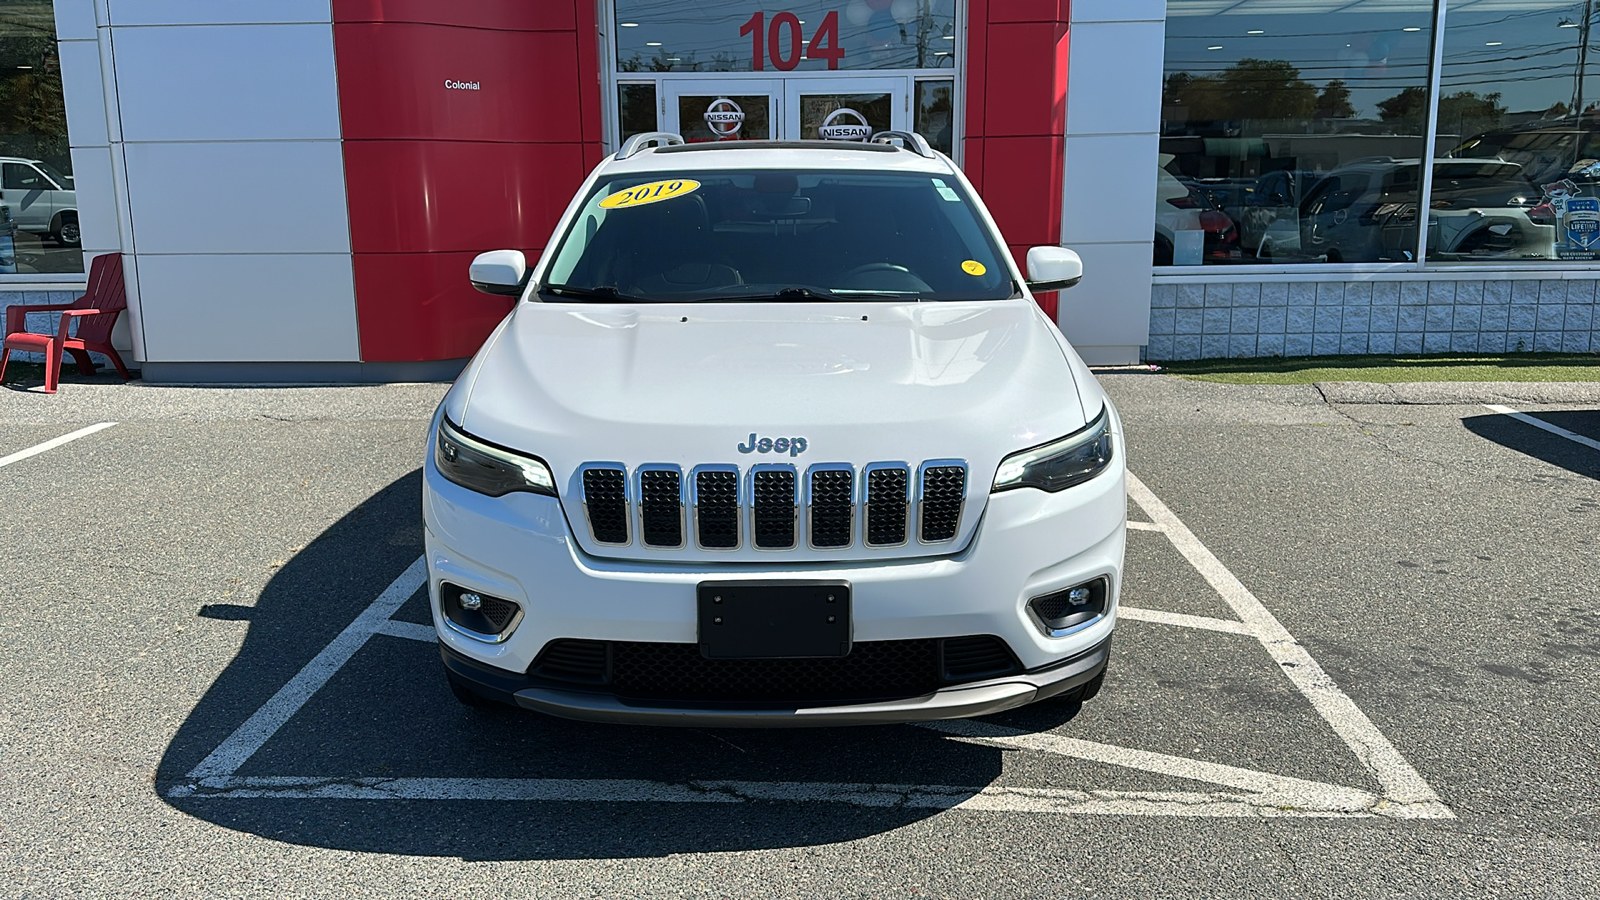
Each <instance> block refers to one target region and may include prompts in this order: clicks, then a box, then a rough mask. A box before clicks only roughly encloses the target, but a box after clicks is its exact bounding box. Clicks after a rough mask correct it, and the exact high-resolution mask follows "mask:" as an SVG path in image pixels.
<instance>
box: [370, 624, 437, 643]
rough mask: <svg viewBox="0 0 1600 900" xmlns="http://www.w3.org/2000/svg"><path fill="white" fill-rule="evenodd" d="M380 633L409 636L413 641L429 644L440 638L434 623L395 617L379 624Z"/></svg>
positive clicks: (401, 636)
mask: <svg viewBox="0 0 1600 900" xmlns="http://www.w3.org/2000/svg"><path fill="white" fill-rule="evenodd" d="M378 633H379V634H386V635H388V636H390V637H397V638H409V639H410V640H413V641H423V642H425V643H429V644H432V643H434V642H435V641H437V640H438V639H439V636H438V635H437V634H435V633H434V630H433V626H432V625H418V624H417V623H415V622H397V621H395V620H394V619H390V620H389V621H387V622H384V623H383V624H382V625H379V626H378Z"/></svg>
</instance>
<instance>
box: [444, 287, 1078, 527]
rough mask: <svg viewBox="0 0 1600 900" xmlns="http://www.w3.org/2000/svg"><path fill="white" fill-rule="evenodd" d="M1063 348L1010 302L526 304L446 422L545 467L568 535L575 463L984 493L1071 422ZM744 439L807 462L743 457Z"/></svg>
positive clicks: (1072, 395)
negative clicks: (808, 476) (952, 482)
mask: <svg viewBox="0 0 1600 900" xmlns="http://www.w3.org/2000/svg"><path fill="white" fill-rule="evenodd" d="M1067 352H1068V351H1066V350H1064V349H1063V345H1062V343H1061V342H1059V340H1058V338H1057V336H1056V335H1055V334H1054V333H1053V329H1052V328H1051V326H1050V325H1049V324H1048V323H1047V322H1046V321H1045V320H1044V319H1043V318H1042V317H1041V316H1039V315H1038V314H1037V313H1036V312H1035V310H1034V308H1033V306H1032V303H1031V302H1029V301H1023V300H1018V301H1006V302H982V303H927V304H884V303H848V304H846V303H805V304H713V303H704V304H672V305H660V306H624V305H594V306H576V305H573V304H559V305H558V304H539V303H528V304H524V305H522V306H521V307H520V308H519V309H518V310H517V312H516V314H515V315H514V316H513V317H512V319H511V320H510V321H509V322H508V323H507V324H506V326H505V327H504V328H502V329H501V331H500V333H499V334H498V336H497V337H495V338H491V341H490V343H489V344H488V345H486V346H485V348H484V350H483V351H482V353H481V354H480V358H479V359H478V360H477V361H475V363H474V365H473V367H472V370H469V373H468V375H469V377H464V378H463V379H462V382H461V383H460V385H459V386H458V387H466V388H468V391H467V392H466V393H467V396H465V397H452V398H450V399H449V400H447V401H446V409H447V411H449V413H450V414H451V417H452V418H454V419H457V421H458V424H459V425H461V427H463V428H464V429H466V430H467V431H468V432H470V433H472V434H474V435H477V436H478V437H480V438H483V439H485V440H488V441H492V442H494V443H497V444H500V445H502V446H506V447H509V448H512V449H516V450H520V451H523V452H526V453H530V454H533V455H536V456H539V457H541V458H542V459H544V460H545V461H546V462H548V463H549V464H550V467H551V469H552V473H553V474H554V475H555V478H556V483H557V485H558V486H561V489H562V499H563V502H564V504H565V505H567V509H568V515H569V517H571V516H573V514H574V513H575V512H576V513H577V518H576V519H575V520H574V521H580V522H581V521H582V518H581V507H580V508H578V509H575V508H574V506H573V504H574V503H575V502H576V501H575V500H574V498H575V496H576V493H577V492H576V490H575V487H576V483H575V479H576V475H575V471H576V468H577V467H578V466H579V465H580V464H582V463H586V462H617V463H623V464H625V465H626V466H628V467H629V468H630V470H631V469H632V468H633V467H635V466H637V465H639V464H641V463H676V464H678V465H680V466H682V467H683V469H684V471H686V472H687V471H688V470H689V469H690V468H692V467H693V466H696V465H699V464H702V463H735V464H738V465H739V466H740V467H741V468H747V467H749V466H750V465H753V464H757V463H776V462H782V463H790V464H793V465H795V466H797V467H798V468H799V469H800V470H801V471H804V470H805V468H806V467H807V466H809V465H812V464H815V463H824V462H847V463H853V464H855V465H856V466H857V467H860V466H862V465H864V464H866V463H869V462H876V461H898V462H906V463H909V464H911V465H912V466H913V467H915V466H916V465H917V464H918V463H920V462H922V461H923V460H928V459H948V458H954V459H964V460H967V461H968V464H969V466H970V471H971V475H970V482H969V484H971V485H972V490H971V491H970V493H971V494H973V495H975V496H983V495H985V494H986V493H987V491H985V490H984V488H985V487H986V486H987V485H988V484H989V483H990V482H991V481H992V480H993V477H994V471H995V468H996V467H997V466H998V465H999V462H1000V459H1001V458H1002V457H1004V456H1005V455H1007V454H1009V453H1011V452H1014V451H1016V450H1020V449H1023V448H1026V447H1030V446H1034V445H1036V444H1039V443H1042V442H1044V441H1048V440H1050V439H1052V438H1056V437H1060V436H1061V435H1064V434H1068V433H1070V432H1072V431H1075V430H1077V429H1078V428H1080V427H1082V426H1083V425H1084V424H1085V422H1086V415H1085V410H1084V408H1083V404H1082V403H1081V402H1080V400H1079V390H1078V387H1079V386H1078V385H1077V384H1076V383H1075V380H1074V378H1073V374H1072V366H1071V365H1069V363H1068V360H1067V356H1066V354H1067ZM1088 387H1089V389H1090V391H1091V392H1092V395H1093V396H1098V393H1099V392H1098V388H1097V387H1095V386H1088ZM453 393H462V391H460V390H458V391H455V392H453ZM1099 411H1100V410H1099V405H1098V404H1095V408H1094V409H1092V410H1089V411H1087V412H1088V416H1093V415H1096V414H1098V413H1099ZM752 434H754V435H756V436H757V437H758V438H761V437H769V438H790V439H792V438H797V437H798V438H804V439H805V448H806V449H805V451H804V452H803V453H801V454H799V455H791V454H789V453H785V454H781V455H780V454H778V453H765V454H763V453H759V452H756V453H741V452H740V451H739V449H738V447H739V446H740V445H741V444H747V443H748V441H749V438H750V436H751V435H752ZM972 518H973V519H976V516H974V517H972ZM964 530H965V529H964ZM583 537H586V535H585V536H583ZM585 543H587V541H585ZM610 555H615V554H610Z"/></svg>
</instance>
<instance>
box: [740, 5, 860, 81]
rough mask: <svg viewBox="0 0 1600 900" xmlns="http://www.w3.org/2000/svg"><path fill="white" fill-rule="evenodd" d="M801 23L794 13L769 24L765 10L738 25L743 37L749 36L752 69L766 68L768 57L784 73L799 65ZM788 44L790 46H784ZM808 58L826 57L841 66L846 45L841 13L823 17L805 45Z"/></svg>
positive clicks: (783, 13)
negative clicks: (841, 31) (842, 41)
mask: <svg viewBox="0 0 1600 900" xmlns="http://www.w3.org/2000/svg"><path fill="white" fill-rule="evenodd" d="M800 25H801V22H800V17H799V16H797V15H795V14H794V13H792V12H781V13H778V14H777V15H775V16H773V17H772V24H771V25H768V24H767V14H766V13H764V12H758V13H756V14H755V15H753V16H751V17H750V21H748V22H746V23H744V25H743V26H741V27H740V28H739V36H740V37H744V36H745V35H749V36H750V61H751V63H750V67H751V69H753V70H754V71H757V72H760V71H761V70H763V69H765V68H766V63H767V60H771V61H772V67H773V68H774V69H778V70H779V71H783V72H787V71H789V70H790V69H793V68H794V67H795V66H798V65H800V49H801V48H800V45H801V43H802V39H801V34H800ZM763 37H765V38H766V47H762V46H761V41H762V38H763ZM786 38H787V40H785V39H786ZM785 44H787V45H788V46H787V47H785V46H784V45H785ZM763 50H764V51H765V52H763ZM786 50H787V52H785V51H786ZM805 58H806V59H825V60H827V61H828V68H830V69H837V68H839V60H841V59H843V58H844V48H843V47H840V46H839V13H838V12H830V13H828V14H827V15H825V16H823V17H822V24H821V25H818V26H817V31H816V33H815V34H813V35H811V40H810V42H809V43H806V44H805Z"/></svg>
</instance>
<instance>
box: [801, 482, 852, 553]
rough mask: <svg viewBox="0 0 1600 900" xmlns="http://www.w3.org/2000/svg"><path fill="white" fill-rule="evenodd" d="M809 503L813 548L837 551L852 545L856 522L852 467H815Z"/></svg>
mask: <svg viewBox="0 0 1600 900" xmlns="http://www.w3.org/2000/svg"><path fill="white" fill-rule="evenodd" d="M809 474H810V481H811V485H810V491H811V492H810V494H809V495H808V497H809V499H808V502H807V509H808V511H809V519H810V525H811V546H812V547H814V548H816V549H818V550H835V549H838V548H840V547H848V546H850V542H851V540H852V539H853V538H854V536H855V535H854V532H855V522H856V517H855V513H856V502H855V501H856V496H855V486H856V478H855V471H854V470H853V469H851V468H850V467H849V466H828V465H822V466H813V467H812V468H811V472H810V473H809Z"/></svg>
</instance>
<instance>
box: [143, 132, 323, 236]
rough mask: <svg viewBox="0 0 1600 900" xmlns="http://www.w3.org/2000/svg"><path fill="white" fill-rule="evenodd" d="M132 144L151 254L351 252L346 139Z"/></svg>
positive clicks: (144, 223)
mask: <svg viewBox="0 0 1600 900" xmlns="http://www.w3.org/2000/svg"><path fill="white" fill-rule="evenodd" d="M124 148H125V149H124V152H125V153H126V155H127V167H128V196H129V199H130V202H131V204H132V208H133V231H134V241H135V245H136V246H137V247H138V252H139V253H141V254H144V253H349V252H350V223H349V218H348V217H347V215H346V213H345V192H344V160H343V157H342V155H341V153H340V145H339V143H338V142H337V141H287V142H266V143H216V144H126V145H124Z"/></svg>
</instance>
